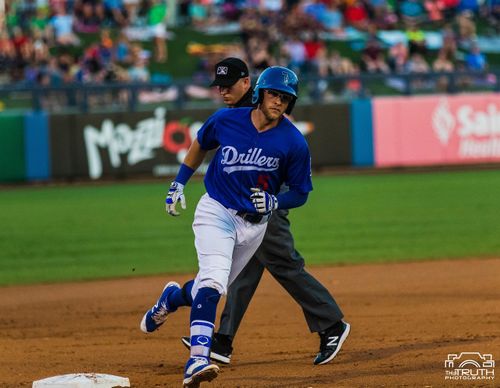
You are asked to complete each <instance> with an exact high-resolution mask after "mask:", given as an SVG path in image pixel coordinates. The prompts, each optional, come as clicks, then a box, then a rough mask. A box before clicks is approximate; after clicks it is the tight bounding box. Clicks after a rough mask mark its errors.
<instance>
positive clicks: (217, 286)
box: [198, 279, 227, 295]
mask: <svg viewBox="0 0 500 388" xmlns="http://www.w3.org/2000/svg"><path fill="white" fill-rule="evenodd" d="M201 288H213V289H214V290H216V291H217V292H218V293H219V295H226V294H227V286H225V285H224V284H222V283H221V282H219V281H217V280H215V279H206V280H201V281H200V284H199V285H198V289H201Z"/></svg>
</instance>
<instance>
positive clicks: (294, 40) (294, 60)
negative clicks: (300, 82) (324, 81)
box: [281, 35, 306, 74]
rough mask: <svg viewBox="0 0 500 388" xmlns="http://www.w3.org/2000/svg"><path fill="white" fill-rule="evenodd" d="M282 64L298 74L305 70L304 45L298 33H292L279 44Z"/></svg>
mask: <svg viewBox="0 0 500 388" xmlns="http://www.w3.org/2000/svg"><path fill="white" fill-rule="evenodd" d="M281 53H282V60H283V61H284V62H283V65H284V66H286V67H288V68H289V69H292V70H293V71H294V72H295V73H297V74H300V73H301V72H303V71H304V70H305V64H306V47H305V44H304V42H303V41H302V39H300V38H299V36H298V35H292V36H291V37H289V38H288V39H287V40H286V41H285V43H284V44H283V45H282V46H281Z"/></svg>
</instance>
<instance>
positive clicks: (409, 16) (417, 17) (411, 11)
mask: <svg viewBox="0 0 500 388" xmlns="http://www.w3.org/2000/svg"><path fill="white" fill-rule="evenodd" d="M399 12H400V15H401V20H402V21H403V23H404V24H405V25H406V26H409V25H415V24H418V23H422V22H423V21H425V18H426V15H425V9H424V7H423V5H422V3H421V2H420V1H419V0H403V1H402V2H401V4H400V6H399Z"/></svg>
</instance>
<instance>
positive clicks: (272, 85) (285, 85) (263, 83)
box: [252, 66, 299, 114]
mask: <svg viewBox="0 0 500 388" xmlns="http://www.w3.org/2000/svg"><path fill="white" fill-rule="evenodd" d="M265 89H273V90H277V91H280V92H283V93H287V94H290V95H292V96H293V97H295V98H294V99H293V101H292V102H290V104H288V107H287V109H286V112H285V113H287V114H290V113H291V112H292V109H293V107H294V105H295V101H296V100H297V95H298V92H299V79H298V78H297V75H296V74H295V73H294V72H293V71H292V70H290V69H288V68H286V67H283V66H271V67H268V68H267V69H266V70H264V71H263V72H262V74H261V75H260V76H259V79H258V80H257V83H256V84H255V89H254V91H253V95H252V103H253V104H258V103H260V102H261V101H262V91H263V90H265Z"/></svg>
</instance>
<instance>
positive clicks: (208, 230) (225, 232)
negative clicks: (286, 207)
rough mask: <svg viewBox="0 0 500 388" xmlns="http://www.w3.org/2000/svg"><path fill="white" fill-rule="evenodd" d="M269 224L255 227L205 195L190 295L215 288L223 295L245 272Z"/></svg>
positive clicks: (200, 206) (199, 209)
mask: <svg viewBox="0 0 500 388" xmlns="http://www.w3.org/2000/svg"><path fill="white" fill-rule="evenodd" d="M266 227H267V222H265V221H263V222H262V223H260V224H252V223H250V222H248V221H245V220H244V219H243V218H241V217H240V216H237V215H236V210H233V209H227V208H226V207H224V206H222V205H221V204H220V203H219V202H217V201H216V200H214V199H212V198H210V196H209V195H208V194H204V195H203V196H202V197H201V199H200V201H199V202H198V205H197V206H196V211H195V214H194V221H193V231H194V236H195V239H194V244H195V248H196V252H197V254H198V267H199V270H198V274H197V275H196V278H195V280H194V285H193V289H192V292H191V295H192V297H193V299H194V297H195V296H196V293H197V292H198V289H200V288H203V287H211V288H215V289H216V290H217V291H218V292H219V293H220V294H221V295H226V294H227V289H228V287H229V285H230V284H231V283H232V282H233V280H234V279H235V278H236V276H238V274H239V273H240V272H241V271H242V270H243V268H244V267H245V266H246V265H247V263H248V262H249V261H250V259H251V258H252V256H253V254H254V253H255V251H256V250H257V248H258V247H259V246H260V244H261V242H262V239H263V238H264V234H265V232H266Z"/></svg>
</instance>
